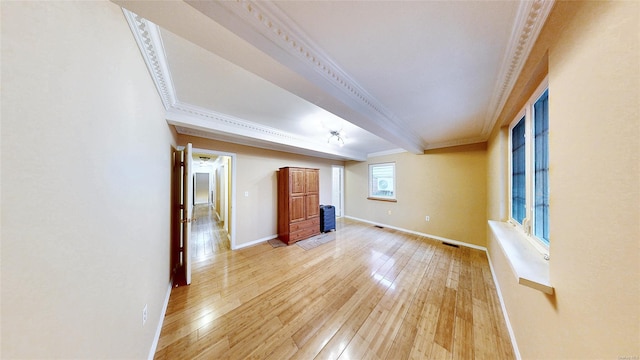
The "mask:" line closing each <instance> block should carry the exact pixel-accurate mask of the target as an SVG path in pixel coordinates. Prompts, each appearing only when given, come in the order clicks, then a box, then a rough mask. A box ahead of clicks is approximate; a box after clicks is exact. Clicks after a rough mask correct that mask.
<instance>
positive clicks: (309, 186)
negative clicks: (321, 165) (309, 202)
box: [304, 169, 320, 194]
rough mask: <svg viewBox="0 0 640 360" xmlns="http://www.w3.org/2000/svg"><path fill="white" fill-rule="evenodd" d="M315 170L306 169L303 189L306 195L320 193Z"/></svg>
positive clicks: (318, 178) (317, 175)
mask: <svg viewBox="0 0 640 360" xmlns="http://www.w3.org/2000/svg"><path fill="white" fill-rule="evenodd" d="M318 172H319V171H318V170H317V169H306V171H305V178H304V179H305V189H306V192H307V194H308V193H316V194H317V193H318V192H319V191H320V189H319V184H320V177H319V174H318Z"/></svg>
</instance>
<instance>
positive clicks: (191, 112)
mask: <svg viewBox="0 0 640 360" xmlns="http://www.w3.org/2000/svg"><path fill="white" fill-rule="evenodd" d="M122 12H123V14H124V16H125V18H126V20H127V23H128V24H129V28H130V29H131V32H132V33H133V37H134V38H135V40H136V43H137V44H138V48H139V49H140V53H141V54H142V57H143V59H144V61H145V64H146V65H147V69H148V70H149V74H150V75H151V78H152V79H153V82H154V84H155V86H156V90H157V91H158V94H159V95H160V98H161V100H162V104H163V105H164V108H165V111H166V115H165V117H166V119H167V122H168V123H169V124H170V125H174V126H176V127H179V126H180V127H183V128H190V129H193V130H199V131H201V132H206V133H216V134H218V133H223V134H232V135H233V137H235V138H237V137H241V138H244V139H246V140H245V141H244V143H243V144H247V142H249V143H250V142H251V140H255V141H257V142H268V143H271V144H284V145H287V146H291V147H294V148H298V149H307V150H311V151H314V152H317V153H319V154H329V155H335V156H338V157H340V158H344V159H349V160H357V161H363V160H365V159H366V154H364V153H360V152H358V151H353V150H350V149H348V148H340V149H337V148H334V147H328V146H327V144H326V143H324V142H319V141H317V140H312V139H308V138H303V137H300V136H298V135H295V134H291V133H288V132H286V131H281V130H278V129H275V128H272V127H269V126H264V125H261V124H258V123H255V122H252V121H249V120H246V119H241V118H238V117H235V116H231V115H228V114H223V113H220V112H216V111H213V110H210V109H206V108H203V107H199V106H195V105H192V104H188V103H184V102H182V101H180V100H179V99H178V97H177V94H176V89H175V86H174V84H173V79H172V77H171V72H170V70H169V66H168V60H167V57H166V53H165V49H164V44H163V43H162V36H161V34H160V27H159V26H158V25H156V24H154V23H152V22H150V21H148V20H146V19H144V18H142V17H140V16H139V15H136V14H135V13H133V12H131V11H129V10H126V9H125V8H122ZM187 135H194V134H187ZM194 136H199V135H194ZM200 137H202V136H200ZM248 145H250V144H248ZM250 146H251V145H250ZM253 146H256V145H253ZM289 152H293V153H296V152H297V151H294V150H289ZM316 156H318V155H316Z"/></svg>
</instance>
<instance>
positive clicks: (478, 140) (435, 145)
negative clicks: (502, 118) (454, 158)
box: [425, 136, 487, 151]
mask: <svg viewBox="0 0 640 360" xmlns="http://www.w3.org/2000/svg"><path fill="white" fill-rule="evenodd" d="M486 141H487V138H486V137H484V136H477V137H472V138H467V139H456V140H450V141H440V142H433V143H429V144H427V147H426V149H425V151H426V150H433V149H441V148H447V147H453V146H462V145H471V144H480V143H483V142H486Z"/></svg>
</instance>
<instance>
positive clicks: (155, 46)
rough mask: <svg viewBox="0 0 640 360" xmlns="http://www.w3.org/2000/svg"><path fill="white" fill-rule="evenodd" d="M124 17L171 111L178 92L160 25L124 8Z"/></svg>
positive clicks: (161, 96)
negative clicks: (170, 69)
mask: <svg viewBox="0 0 640 360" xmlns="http://www.w3.org/2000/svg"><path fill="white" fill-rule="evenodd" d="M122 12H123V13H124V17H125V18H126V19H127V22H128V23H129V27H130V28H131V32H132V33H133V37H134V38H135V39H136V43H137V44H138V48H139V49H140V52H141V53H142V57H143V58H144V62H145V63H146V64H147V69H149V72H150V73H151V78H152V79H153V82H154V83H155V85H156V89H157V90H158V93H159V94H160V98H161V99H162V104H163V105H164V108H165V110H169V109H170V108H171V107H172V106H173V105H174V104H175V103H176V102H177V98H176V90H175V88H174V87H173V80H172V79H171V72H170V71H169V65H168V62H167V57H166V54H165V51H164V45H163V44H162V38H161V37H160V29H159V27H158V25H156V24H154V23H152V22H150V21H147V20H146V19H144V18H142V17H140V16H139V15H136V14H134V13H132V12H131V11H129V10H127V9H125V8H122Z"/></svg>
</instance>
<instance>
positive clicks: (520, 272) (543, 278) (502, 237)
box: [489, 220, 553, 295]
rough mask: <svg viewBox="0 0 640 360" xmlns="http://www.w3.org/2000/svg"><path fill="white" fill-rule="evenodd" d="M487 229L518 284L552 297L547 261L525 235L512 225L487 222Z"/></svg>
mask: <svg viewBox="0 0 640 360" xmlns="http://www.w3.org/2000/svg"><path fill="white" fill-rule="evenodd" d="M489 227H490V228H491V231H492V232H493V235H494V236H495V238H496V240H497V241H498V244H500V247H502V251H503V252H504V254H505V256H506V257H507V260H508V261H509V264H510V265H511V270H513V272H514V274H515V275H516V278H517V279H518V284H521V285H524V286H528V287H531V288H534V289H536V290H540V291H542V292H544V293H546V294H550V295H553V286H551V280H550V278H549V261H547V260H545V259H544V257H543V255H542V254H540V252H538V251H537V250H536V248H535V247H534V246H533V244H531V243H529V241H528V240H527V239H526V238H525V235H524V234H522V233H520V232H519V231H518V230H517V229H516V228H515V227H514V226H513V225H511V224H509V223H505V222H501V221H493V220H489Z"/></svg>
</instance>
